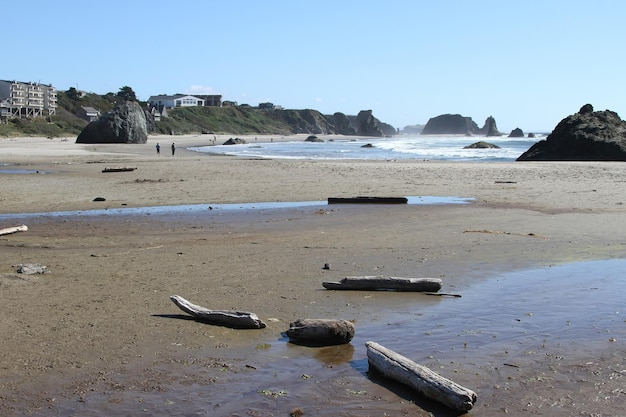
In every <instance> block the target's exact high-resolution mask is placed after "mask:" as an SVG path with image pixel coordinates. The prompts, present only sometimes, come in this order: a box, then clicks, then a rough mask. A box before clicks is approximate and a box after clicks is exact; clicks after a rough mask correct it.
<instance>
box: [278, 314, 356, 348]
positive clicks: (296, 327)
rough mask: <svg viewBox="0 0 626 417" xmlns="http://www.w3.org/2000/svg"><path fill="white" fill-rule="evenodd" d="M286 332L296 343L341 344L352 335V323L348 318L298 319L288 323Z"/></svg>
mask: <svg viewBox="0 0 626 417" xmlns="http://www.w3.org/2000/svg"><path fill="white" fill-rule="evenodd" d="M286 334H287V336H288V337H289V341H290V342H291V343H294V344H296V345H304V346H332V345H343V344H346V343H349V342H350V341H351V340H352V338H353V337H354V323H352V322H351V321H349V320H332V319H298V320H296V321H294V322H293V323H291V324H290V325H289V330H287V331H286Z"/></svg>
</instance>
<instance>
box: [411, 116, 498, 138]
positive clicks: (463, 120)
mask: <svg viewBox="0 0 626 417" xmlns="http://www.w3.org/2000/svg"><path fill="white" fill-rule="evenodd" d="M421 134H422V135H467V136H470V135H484V136H501V135H502V133H500V132H499V131H498V126H496V119H494V118H493V116H489V117H487V119H486V120H485V124H484V126H483V127H481V128H479V127H478V125H477V124H476V123H475V122H474V121H473V120H472V118H471V117H465V116H461V115H460V114H442V115H440V116H437V117H431V118H430V119H429V120H428V122H427V123H426V126H424V129H423V130H422V133H421Z"/></svg>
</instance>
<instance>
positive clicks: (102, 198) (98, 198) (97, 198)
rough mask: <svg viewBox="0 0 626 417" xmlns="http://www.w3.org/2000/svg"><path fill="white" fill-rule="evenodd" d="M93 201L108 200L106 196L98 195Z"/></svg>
mask: <svg viewBox="0 0 626 417" xmlns="http://www.w3.org/2000/svg"><path fill="white" fill-rule="evenodd" d="M93 201H107V199H106V198H104V197H96V198H94V199H93Z"/></svg>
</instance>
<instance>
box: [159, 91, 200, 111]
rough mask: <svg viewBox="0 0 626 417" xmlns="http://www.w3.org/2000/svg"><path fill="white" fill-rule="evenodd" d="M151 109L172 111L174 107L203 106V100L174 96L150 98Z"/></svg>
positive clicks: (182, 95)
mask: <svg viewBox="0 0 626 417" xmlns="http://www.w3.org/2000/svg"><path fill="white" fill-rule="evenodd" d="M148 103H149V104H150V106H151V107H156V108H166V109H173V108H174V107H194V106H204V100H202V99H201V98H198V97H195V96H188V95H185V94H175V95H173V96H150V98H149V99H148Z"/></svg>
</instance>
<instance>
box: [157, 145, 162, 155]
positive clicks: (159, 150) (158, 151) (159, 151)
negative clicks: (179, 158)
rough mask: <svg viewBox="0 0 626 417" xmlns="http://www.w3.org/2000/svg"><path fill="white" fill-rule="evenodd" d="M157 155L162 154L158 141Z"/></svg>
mask: <svg viewBox="0 0 626 417" xmlns="http://www.w3.org/2000/svg"><path fill="white" fill-rule="evenodd" d="M156 150H157V155H161V145H159V144H158V143H157V145H156Z"/></svg>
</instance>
